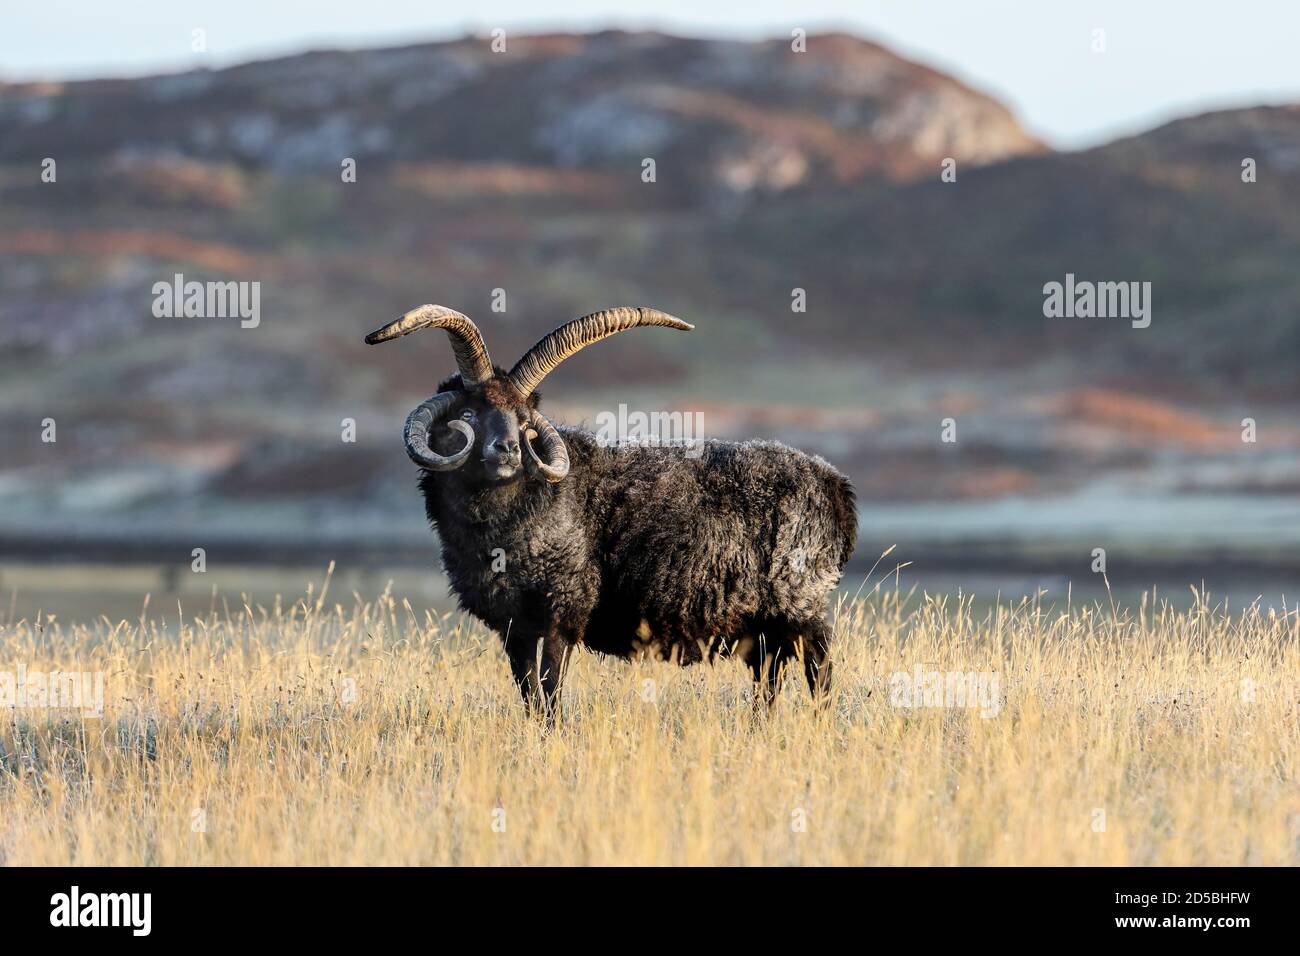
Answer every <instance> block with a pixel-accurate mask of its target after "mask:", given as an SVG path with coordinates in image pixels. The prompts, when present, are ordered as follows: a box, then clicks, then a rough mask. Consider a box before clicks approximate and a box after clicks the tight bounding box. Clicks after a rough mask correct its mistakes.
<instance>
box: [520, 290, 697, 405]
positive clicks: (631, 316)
mask: <svg viewBox="0 0 1300 956" xmlns="http://www.w3.org/2000/svg"><path fill="white" fill-rule="evenodd" d="M639 325H663V326H667V327H668V328H670V329H681V330H682V331H683V332H689V331H690V330H691V329H693V328H695V326H693V325H691V324H690V323H689V322H683V321H682V320H681V319H679V318H677V317H676V316H672V315H669V314H668V313H667V312H660V311H659V310H658V309H640V308H623V309H606V310H605V311H604V312H593V313H592V314H591V315H584V316H583V317H582V318H580V319H574V320H573V321H572V322H566V323H565V324H564V325H562V326H560V327H559V328H558V329H556V330H555V331H554V332H552V333H550V334H549V335H547V336H546V337H545V338H544V339H542V340H541V341H540V342H538V343H537V344H536V345H534V346H533V347H532V348H531V349H529V350H528V354H526V355H525V356H524V357H523V358H521V359H520V360H519V361H518V362H516V363H515V367H514V368H512V369H511V370H510V375H509V379H510V383H511V384H512V385H513V386H514V387H515V389H516V390H517V391H518V392H519V394H520V395H523V396H524V397H525V398H526V397H528V396H529V395H531V394H532V393H533V391H534V390H535V389H536V388H537V386H538V385H540V384H542V379H544V378H546V376H547V375H549V374H550V373H551V372H552V371H553V370H554V369H555V367H556V366H557V365H559V364H560V363H561V362H563V361H564V360H565V359H566V358H568V357H569V356H570V355H573V354H574V353H576V352H580V351H582V350H583V349H585V348H586V347H587V346H588V345H591V344H592V343H593V342H599V341H600V340H601V339H603V338H607V337H609V336H611V335H615V334H617V333H619V332H626V331H627V330H628V329H635V328H636V327H637V326H639Z"/></svg>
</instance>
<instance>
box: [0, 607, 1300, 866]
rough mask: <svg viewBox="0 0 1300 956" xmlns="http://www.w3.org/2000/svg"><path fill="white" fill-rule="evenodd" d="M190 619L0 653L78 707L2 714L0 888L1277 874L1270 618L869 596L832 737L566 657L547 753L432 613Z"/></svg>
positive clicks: (1285, 628)
mask: <svg viewBox="0 0 1300 956" xmlns="http://www.w3.org/2000/svg"><path fill="white" fill-rule="evenodd" d="M204 614H205V616H203V617H200V618H194V619H191V618H189V617H184V618H181V619H180V620H177V618H176V614H175V610H174V609H173V611H172V613H171V614H170V615H169V616H166V620H165V622H164V620H163V618H164V617H165V616H164V615H161V614H160V615H158V616H156V617H155V616H153V615H152V613H146V614H144V615H142V616H141V618H140V619H139V620H135V621H129V622H128V621H121V622H116V623H114V622H110V621H109V620H107V619H104V620H101V621H100V622H99V623H98V624H93V625H89V626H85V625H73V626H69V625H64V624H62V623H59V622H56V623H54V624H52V625H46V624H45V623H44V622H39V621H16V622H10V623H9V624H8V625H6V626H5V627H3V629H0V671H7V672H9V673H11V674H15V675H16V674H17V673H18V669H19V668H22V669H23V670H24V673H25V677H26V680H27V681H28V682H29V686H38V685H31V684H30V682H31V681H32V674H33V673H36V672H46V673H48V672H51V671H54V670H56V669H57V670H60V671H65V672H72V671H76V672H102V674H103V688H104V690H103V714H102V716H98V717H95V716H86V715H85V714H84V713H80V712H71V711H67V710H62V711H59V710H51V709H40V708H34V707H32V706H30V704H31V699H28V700H27V701H25V702H24V703H26V704H27V705H28V706H25V707H17V708H15V707H14V706H9V705H7V706H5V707H4V709H3V711H0V861H3V862H4V863H6V864H17V865H23V864H162V865H171V864H245V863H246V864H304V863H312V864H376V863H388V864H515V863H527V864H542V863H553V864H568V863H614V864H710V863H721V864H859V863H866V864H1051V863H1064V864H1084V863H1095V864H1139V865H1140V864H1296V863H1300V786H1298V785H1297V784H1298V781H1297V760H1298V758H1300V733H1298V728H1300V645H1298V643H1297V637H1298V635H1300V617H1297V614H1296V613H1295V612H1286V611H1277V610H1271V609H1270V610H1261V609H1255V610H1252V609H1249V608H1247V609H1244V610H1241V611H1237V610H1235V609H1234V612H1233V613H1232V614H1231V615H1228V614H1225V613H1223V612H1222V610H1221V609H1216V608H1214V607H1212V606H1210V605H1209V604H1208V603H1207V602H1206V601H1205V600H1198V601H1197V602H1196V606H1195V607H1194V608H1193V609H1191V610H1173V609H1170V608H1165V609H1162V608H1159V607H1156V608H1152V607H1150V606H1143V605H1139V606H1135V607H1132V608H1130V609H1127V610H1125V609H1117V608H1112V607H1110V606H1100V607H1099V606H1098V605H1096V604H1093V605H1091V606H1088V607H1075V608H1072V609H1067V610H1065V611H1062V610H1061V609H1060V608H1054V609H1052V610H1050V611H1049V610H1046V609H1044V608H1043V607H1041V606H1039V605H1036V604H1035V603H1034V602H1033V601H1028V600H1027V601H1024V602H1022V603H1020V604H1017V605H1004V606H1002V607H999V608H997V609H994V610H991V611H987V610H981V611H976V610H974V609H973V608H972V606H971V605H969V604H968V603H966V602H964V601H962V600H960V599H953V598H949V599H925V600H921V601H917V600H916V599H915V596H914V597H913V599H912V600H910V601H909V600H906V595H904V594H901V593H899V592H898V591H896V590H883V589H877V590H875V591H873V592H871V593H870V594H868V595H867V596H865V597H863V598H862V599H858V600H846V601H843V602H841V606H840V607H839V609H838V610H837V612H836V617H835V631H836V639H837V641H838V644H837V647H836V651H835V666H836V671H835V676H836V685H837V686H836V694H835V703H834V706H833V707H832V708H831V709H830V710H829V711H828V712H825V713H819V712H817V711H816V710H815V709H814V708H813V707H812V706H811V705H810V701H809V698H808V693H807V690H806V688H805V687H804V686H803V683H802V680H801V678H799V675H798V674H796V673H795V672H794V671H793V670H792V672H791V674H790V677H789V679H788V680H787V682H786V685H785V691H784V693H783V695H782V697H781V699H780V700H779V701H778V703H777V705H776V707H775V708H774V709H773V710H772V711H771V712H770V713H760V714H755V712H754V711H753V709H752V707H751V703H750V688H749V682H748V679H747V675H746V673H745V672H744V670H743V668H742V667H741V666H740V665H739V664H736V663H727V662H724V663H721V664H719V665H717V666H715V667H696V668H689V669H678V668H674V667H672V666H670V665H667V664H662V663H652V662H634V663H630V664H629V663H624V662H619V661H605V660H601V659H599V658H597V657H595V656H594V655H591V654H583V655H580V656H579V657H578V659H577V661H576V663H575V664H574V666H573V669H572V671H571V674H570V679H569V684H568V686H567V688H566V695H565V714H564V719H563V721H562V723H561V725H560V726H559V727H558V728H557V729H555V730H552V731H550V732H545V731H544V730H543V729H542V727H541V726H539V725H538V724H537V723H536V722H534V721H532V720H530V719H529V718H528V717H526V716H525V714H524V712H523V710H522V708H521V707H520V706H519V703H518V700H517V693H516V691H515V689H514V686H513V684H512V682H511V681H510V678H509V674H508V668H507V666H506V663H505V660H504V657H503V655H502V653H501V651H500V649H499V646H498V642H497V640H496V638H495V637H494V636H493V635H491V634H489V633H487V632H486V631H484V630H483V629H482V628H481V627H480V626H479V625H477V624H474V623H472V622H469V621H465V620H462V619H460V618H459V617H458V616H447V617H440V616H437V615H435V614H432V613H429V612H424V611H422V610H420V609H417V608H413V607H412V606H411V605H410V604H409V603H407V602H406V601H403V600H400V599H396V598H394V597H392V596H391V595H389V594H384V595H383V596H381V597H379V598H378V599H375V600H370V601H365V600H363V599H362V598H360V597H357V596H353V597H352V598H349V599H347V600H340V599H338V597H337V595H332V594H324V595H322V594H313V593H309V594H308V595H307V597H306V598H305V599H303V600H299V601H296V602H293V603H289V602H285V603H283V604H280V605H277V606H272V607H269V608H247V607H242V608H239V609H237V610H236V609H229V608H227V609H223V610H221V611H217V612H212V611H210V610H209V609H207V608H205V609H204ZM949 672H952V673H954V674H957V675H969V679H970V681H971V682H970V683H967V684H965V685H961V684H960V683H959V682H958V681H948V680H947V677H946V675H947V674H948V673H949ZM897 674H906V675H908V679H909V681H910V682H911V683H912V684H913V687H914V689H915V688H920V689H922V690H924V691H926V692H934V693H933V695H932V696H931V697H929V698H927V696H926V694H925V693H922V694H920V695H919V696H909V694H907V693H906V692H905V691H906V690H907V687H906V685H905V684H904V682H903V681H902V679H901V678H899V677H897V676H895V675H897ZM932 674H938V675H939V676H938V678H937V680H938V681H939V684H934V683H932V678H931V677H930V676H929V675H932ZM15 679H16V678H15ZM960 679H964V678H961V677H959V680H960ZM940 685H941V686H940ZM977 685H978V691H977V692H973V693H969V694H967V695H966V697H965V699H964V700H962V699H958V698H959V697H960V696H961V695H960V694H959V693H958V691H959V690H960V689H961V687H962V686H965V687H966V689H967V690H970V691H973V690H974V689H975V688H976V687H977ZM936 687H938V688H939V690H938V691H936ZM10 692H11V693H13V692H14V691H13V688H12V686H11V688H10ZM0 693H4V690H3V688H0ZM15 703H17V701H15ZM81 703H82V705H83V707H84V706H85V705H86V703H87V701H86V700H84V699H83V701H82V702H81ZM931 704H935V705H936V706H930V705H931ZM907 705H912V706H907ZM917 705H923V706H917ZM90 709H93V707H92V708H90Z"/></svg>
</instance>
